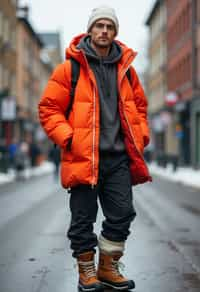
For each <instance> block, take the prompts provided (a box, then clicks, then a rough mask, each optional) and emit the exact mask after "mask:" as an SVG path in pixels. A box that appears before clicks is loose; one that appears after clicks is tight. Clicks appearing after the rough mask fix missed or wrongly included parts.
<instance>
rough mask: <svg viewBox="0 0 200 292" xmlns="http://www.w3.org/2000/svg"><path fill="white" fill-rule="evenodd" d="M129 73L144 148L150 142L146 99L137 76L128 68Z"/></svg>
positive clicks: (133, 70)
mask: <svg viewBox="0 0 200 292" xmlns="http://www.w3.org/2000/svg"><path fill="white" fill-rule="evenodd" d="M130 71H131V79H132V80H131V83H132V89H133V93H134V101H135V104H136V108H137V111H138V114H139V118H140V122H141V127H142V133H143V137H144V146H147V145H148V143H149V140H150V138H149V137H150V134H149V126H148V119H147V106H148V102H147V98H146V96H145V93H144V90H143V88H142V85H141V83H140V80H139V78H138V76H137V73H136V71H135V69H134V68H133V67H131V68H130Z"/></svg>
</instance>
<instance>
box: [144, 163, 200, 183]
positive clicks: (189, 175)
mask: <svg viewBox="0 0 200 292" xmlns="http://www.w3.org/2000/svg"><path fill="white" fill-rule="evenodd" d="M148 167H149V171H150V173H151V175H157V176H160V177H163V178H165V179H168V180H170V181H174V182H179V183H182V184H184V185H186V186H191V187H195V188H200V170H195V169H192V168H189V167H178V168H177V170H176V171H173V168H172V165H167V167H166V168H163V167H160V166H158V165H157V164H156V163H155V162H152V163H149V164H148Z"/></svg>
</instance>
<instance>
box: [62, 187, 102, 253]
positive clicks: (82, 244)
mask: <svg viewBox="0 0 200 292" xmlns="http://www.w3.org/2000/svg"><path fill="white" fill-rule="evenodd" d="M70 210H71V224H70V227H69V230H68V233H67V235H68V238H69V239H70V240H71V249H72V250H73V256H74V257H77V255H79V254H81V253H83V252H86V251H91V250H94V248H95V247H96V245H97V236H96V234H95V233H94V232H93V224H94V222H96V217H97V210H98V205H97V188H94V189H92V188H91V186H90V185H79V186H76V187H73V188H72V189H71V196H70Z"/></svg>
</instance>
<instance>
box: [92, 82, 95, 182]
mask: <svg viewBox="0 0 200 292" xmlns="http://www.w3.org/2000/svg"><path fill="white" fill-rule="evenodd" d="M93 104H94V108H93V120H92V121H93V125H92V127H93V129H92V132H93V133H92V188H94V186H95V136H96V127H95V124H96V94H95V88H94V85H93Z"/></svg>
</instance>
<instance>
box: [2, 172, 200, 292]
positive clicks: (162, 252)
mask: <svg viewBox="0 0 200 292" xmlns="http://www.w3.org/2000/svg"><path fill="white" fill-rule="evenodd" d="M68 198H69V195H68V194H67V192H66V191H65V190H63V189H62V188H61V186H60V185H59V183H56V182H55V180H54V179H53V177H52V176H51V175H43V176H41V177H35V178H31V179H29V180H26V181H19V182H14V183H11V184H6V185H3V186H0V292H16V291H20V292H66V291H67V292H71V291H77V266H76V262H75V260H74V259H72V258H71V250H70V243H69V241H68V240H67V239H66V237H65V234H66V231H67V228H68V225H69V222H70V213H69V208H68ZM199 198H200V190H198V189H194V188H191V187H184V186H182V185H181V184H176V183H172V182H169V181H165V180H164V179H160V178H158V177H154V181H153V183H148V184H145V185H140V186H137V187H135V188H134V202H135V207H136V211H137V218H136V220H135V221H134V223H133V224H132V226H131V231H132V233H131V235H130V237H129V239H128V241H127V246H126V254H125V255H124V257H123V258H122V262H123V264H124V265H125V267H124V271H123V273H125V274H126V275H127V276H128V277H130V278H133V279H134V280H135V282H136V289H135V290H134V291H137V292H150V291H153V292H187V291H188V292H199V291H200V224H199V218H200V199H199ZM101 220H102V213H101V212H99V214H98V220H97V224H96V225H95V230H96V231H97V232H99V230H100V226H101Z"/></svg>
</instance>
